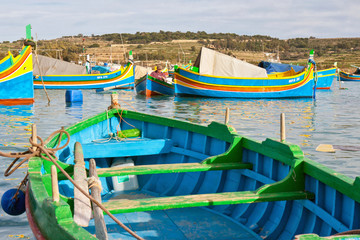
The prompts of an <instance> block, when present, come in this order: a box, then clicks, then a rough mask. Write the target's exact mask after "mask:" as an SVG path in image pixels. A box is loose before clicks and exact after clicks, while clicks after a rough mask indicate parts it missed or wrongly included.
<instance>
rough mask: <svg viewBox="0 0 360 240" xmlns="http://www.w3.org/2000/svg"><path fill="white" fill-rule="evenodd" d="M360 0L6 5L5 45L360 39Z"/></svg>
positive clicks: (0, 36)
mask: <svg viewBox="0 0 360 240" xmlns="http://www.w3.org/2000/svg"><path fill="white" fill-rule="evenodd" d="M359 3H360V0H336V1H335V0H298V1H294V0H276V1H274V0H206V1H205V0H182V1H178V0H177V1H175V0H167V1H150V0H130V1H129V0H128V1H123V0H102V1H94V0H62V1H52V0H10V1H8V0H6V1H5V0H2V1H1V8H0V22H1V24H0V41H15V40H19V39H21V38H25V26H26V25H28V24H31V25H32V36H33V37H34V39H35V40H50V39H55V38H60V37H62V36H76V35H78V34H83V35H85V36H91V35H92V34H94V35H102V34H107V33H136V32H159V31H160V30H163V31H181V32H187V31H191V32H197V31H205V32H207V33H236V34H238V35H267V36H271V37H275V38H280V39H289V38H297V37H310V36H312V37H316V38H341V37H360V30H359V26H358V24H359V23H360V4H359Z"/></svg>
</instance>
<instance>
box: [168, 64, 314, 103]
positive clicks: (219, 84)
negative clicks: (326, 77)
mask: <svg viewBox="0 0 360 240" xmlns="http://www.w3.org/2000/svg"><path fill="white" fill-rule="evenodd" d="M312 74H313V71H312V69H311V70H309V71H306V72H304V73H301V74H298V75H295V76H292V77H283V78H264V79H260V78H258V79H255V78H253V79H246V78H229V77H218V76H207V75H201V74H198V73H194V72H192V71H189V70H186V69H183V68H179V69H178V71H177V72H176V73H175V78H174V80H175V95H177V96H182V95H195V96H203V97H217V98H303V97H312V96H313V94H314V91H313V87H314V79H313V75H312Z"/></svg>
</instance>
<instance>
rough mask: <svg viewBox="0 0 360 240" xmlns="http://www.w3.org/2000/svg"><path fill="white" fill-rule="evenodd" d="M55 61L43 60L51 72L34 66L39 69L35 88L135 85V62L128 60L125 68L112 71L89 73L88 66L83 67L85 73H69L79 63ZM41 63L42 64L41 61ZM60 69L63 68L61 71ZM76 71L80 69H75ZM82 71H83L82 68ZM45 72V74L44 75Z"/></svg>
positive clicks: (123, 86)
mask: <svg viewBox="0 0 360 240" xmlns="http://www.w3.org/2000/svg"><path fill="white" fill-rule="evenodd" d="M51 61H53V62H54V63H52V64H49V61H43V62H44V65H47V66H45V67H46V69H47V70H49V71H51V73H50V74H44V73H43V72H41V71H38V67H34V70H36V71H37V73H36V74H34V88H43V87H44V85H45V88H46V89H106V88H132V87H134V64H133V63H132V62H130V61H129V62H128V64H127V65H126V67H125V68H124V69H119V70H117V71H114V72H110V73H103V74H87V73H86V68H85V67H83V69H84V70H83V71H84V72H83V73H77V74H76V73H75V74H74V73H69V72H70V71H71V70H74V69H73V68H75V67H79V65H76V64H71V63H68V62H64V61H60V60H57V59H51ZM40 65H42V64H41V63H40ZM59 69H61V70H60V71H59ZM74 71H78V70H77V69H75V70H74ZM80 71H82V70H81V69H80ZM42 74H43V75H42Z"/></svg>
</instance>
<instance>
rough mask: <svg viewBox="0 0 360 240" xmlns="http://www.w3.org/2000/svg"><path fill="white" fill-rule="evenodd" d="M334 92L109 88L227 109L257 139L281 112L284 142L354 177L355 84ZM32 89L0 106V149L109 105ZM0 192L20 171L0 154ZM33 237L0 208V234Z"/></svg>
mask: <svg viewBox="0 0 360 240" xmlns="http://www.w3.org/2000/svg"><path fill="white" fill-rule="evenodd" d="M341 87H343V88H347V90H340V89H339V84H338V82H336V81H334V83H333V86H332V90H325V91H317V92H316V100H313V99H272V100H260V99H258V100H246V99H214V98H195V97H191V98H185V97H181V98H179V97H154V98H145V97H143V96H137V95H136V94H135V93H134V91H133V90H116V92H117V93H118V95H119V102H120V104H121V106H122V107H123V108H125V109H129V110H136V111H139V112H144V113H148V114H155V115H159V116H164V117H168V118H175V119H180V120H185V121H189V122H193V123H197V124H202V125H207V124H209V123H211V122H212V121H218V122H224V119H225V110H226V108H229V109H230V120H229V124H230V125H232V126H233V127H234V128H235V129H236V130H237V132H238V133H239V134H242V135H245V136H248V137H251V138H252V139H255V140H258V141H263V140H265V139H266V138H267V137H270V138H274V139H279V138H280V114H281V113H285V121H286V141H287V142H290V143H293V144H297V145H299V146H300V147H301V148H302V150H303V151H304V153H305V155H306V157H308V158H310V159H312V160H314V161H317V162H320V163H322V164H323V165H325V166H327V167H330V168H332V169H334V170H336V171H337V172H339V173H342V174H344V175H347V176H349V177H351V178H355V177H356V176H358V175H360V158H359V157H360V114H359V113H358V109H359V106H360V97H359V93H360V83H357V82H345V83H342V84H341ZM47 92H48V95H49V98H50V102H49V101H48V98H47V96H46V94H45V91H44V90H41V89H38V90H35V103H34V105H32V106H0V151H4V152H22V151H24V150H26V147H28V146H29V140H28V139H29V137H30V135H31V125H32V124H33V123H35V124H36V125H37V133H38V136H40V137H42V138H43V139H44V140H45V139H46V138H47V137H48V136H49V135H50V134H51V133H52V132H54V131H56V130H58V129H60V128H61V127H62V126H64V127H66V126H69V125H71V124H74V123H76V122H78V121H80V120H82V119H86V118H88V117H90V116H93V115H95V114H98V113H100V112H103V111H105V110H106V109H107V107H108V106H109V105H110V98H111V92H105V93H96V92H95V90H82V93H83V103H72V104H70V103H66V102H65V90H47ZM319 144H332V145H341V146H345V147H348V149H350V150H352V151H344V150H337V151H336V152H335V153H326V152H317V151H315V149H316V147H317V146H318V145H319ZM0 161H1V164H0V197H1V196H2V195H3V193H4V192H5V191H6V190H8V189H10V188H13V187H16V186H17V185H18V184H19V183H20V182H21V180H22V179H23V178H24V176H25V174H26V171H27V170H26V166H23V168H20V169H18V170H17V171H16V172H15V173H14V174H12V175H11V176H9V177H4V172H5V170H6V168H7V166H8V165H9V164H10V163H11V161H12V159H8V158H3V157H0ZM19 238H20V239H35V238H34V236H33V234H32V232H31V230H30V227H29V224H28V221H27V218H26V214H25V213H24V214H22V215H20V216H15V217H14V216H9V215H7V214H6V213H5V212H4V211H3V210H2V209H0V239H1V240H2V239H19Z"/></svg>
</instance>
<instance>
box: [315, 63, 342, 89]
mask: <svg viewBox="0 0 360 240" xmlns="http://www.w3.org/2000/svg"><path fill="white" fill-rule="evenodd" d="M336 75H337V74H336V68H335V67H334V68H327V69H323V70H317V81H316V89H324V90H328V89H331V86H332V83H333V81H334V78H335V77H336Z"/></svg>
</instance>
